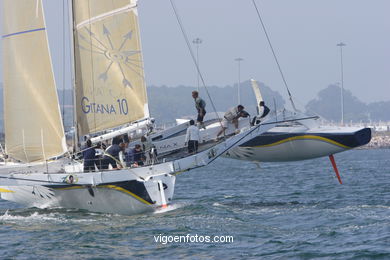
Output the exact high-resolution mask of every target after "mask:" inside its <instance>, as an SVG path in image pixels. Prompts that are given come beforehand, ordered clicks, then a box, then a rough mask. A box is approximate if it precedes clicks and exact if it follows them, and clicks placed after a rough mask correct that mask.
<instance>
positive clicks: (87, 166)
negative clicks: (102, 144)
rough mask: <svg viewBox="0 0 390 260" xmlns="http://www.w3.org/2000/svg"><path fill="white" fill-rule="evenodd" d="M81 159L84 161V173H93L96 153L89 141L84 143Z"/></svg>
mask: <svg viewBox="0 0 390 260" xmlns="http://www.w3.org/2000/svg"><path fill="white" fill-rule="evenodd" d="M83 159H84V172H94V171H95V162H96V151H95V148H94V147H92V142H91V139H88V140H87V142H86V147H85V149H84V150H83Z"/></svg>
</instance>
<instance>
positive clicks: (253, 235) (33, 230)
mask: <svg viewBox="0 0 390 260" xmlns="http://www.w3.org/2000/svg"><path fill="white" fill-rule="evenodd" d="M335 157H336V161H337V163H338V167H339V170H340V174H341V177H342V180H343V182H344V184H343V185H340V184H338V181H337V179H336V178H335V175H334V172H333V169H332V166H331V163H330V161H329V159H328V158H320V159H315V160H308V161H301V162H291V163H261V164H259V165H258V164H254V163H250V162H245V161H237V160H229V159H219V160H217V161H216V162H215V163H213V164H212V165H210V166H207V167H204V168H201V169H197V170H193V171H190V172H186V173H183V174H181V175H179V176H178V177H177V185H176V191H175V199H174V202H173V204H172V205H171V206H169V207H168V208H167V209H161V210H158V211H156V212H154V213H150V214H143V215H136V216H120V215H113V214H99V213H90V212H86V211H79V210H69V209H37V208H23V207H21V206H18V205H16V204H14V203H11V202H7V201H3V200H1V201H0V258H1V259H7V258H11V259H13V258H19V259H32V258H37V259H127V258H132V259H134V258H142V259H164V258H166V259H177V258H189V259H202V258H209V257H213V258H217V259H232V258H236V259H288V258H294V259H312V258H316V259H355V258H356V259H371V258H375V259H390V150H353V151H349V152H345V153H341V154H337V155H336V156H335ZM175 236H176V237H178V238H179V239H183V240H181V241H178V242H174V241H173V239H174V237H175ZM207 236H208V237H210V238H212V239H213V238H214V237H216V236H218V237H219V236H221V237H225V238H226V237H229V241H227V242H223V243H217V242H215V241H212V242H209V243H206V242H205V241H203V242H199V240H198V241H197V242H196V241H195V238H200V237H203V239H205V237H207ZM188 238H190V239H188ZM186 239H187V240H188V241H187V240H186ZM169 240H171V242H169Z"/></svg>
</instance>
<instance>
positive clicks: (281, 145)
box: [226, 127, 371, 162]
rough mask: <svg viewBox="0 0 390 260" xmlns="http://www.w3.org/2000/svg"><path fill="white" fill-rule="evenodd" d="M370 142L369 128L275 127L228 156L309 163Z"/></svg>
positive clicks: (257, 160)
mask: <svg viewBox="0 0 390 260" xmlns="http://www.w3.org/2000/svg"><path fill="white" fill-rule="evenodd" d="M370 140H371V129H370V128H352V127H332V128H329V127H328V128H324V127H323V128H320V129H303V128H299V127H276V128H274V129H271V130H270V131H268V132H266V133H264V134H261V135H259V136H256V137H255V138H253V139H252V140H250V141H248V142H246V143H243V144H242V145H240V146H238V147H235V148H233V149H231V150H230V151H229V152H228V153H227V154H226V157H229V158H233V159H240V160H247V161H255V162H287V161H299V160H308V159H314V158H319V157H324V156H329V155H332V154H336V153H340V152H344V151H346V150H350V149H353V148H356V147H360V146H363V145H365V144H367V143H369V142H370Z"/></svg>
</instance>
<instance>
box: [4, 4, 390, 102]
mask: <svg viewBox="0 0 390 260" xmlns="http://www.w3.org/2000/svg"><path fill="white" fill-rule="evenodd" d="M43 2H44V4H45V14H46V20H47V27H48V33H49V41H50V45H51V49H52V57H53V64H54V71H55V74H56V79H57V86H59V85H61V86H62V85H63V84H65V85H66V86H69V85H70V84H71V83H70V79H69V58H65V59H64V58H63V49H64V48H63V42H64V40H63V39H64V37H63V32H64V29H63V25H62V24H63V21H64V19H63V15H62V14H63V12H62V6H63V2H62V1H60V0H43ZM175 3H176V7H177V9H178V11H179V14H180V16H181V18H182V21H183V24H184V27H185V29H186V32H187V34H188V36H189V38H190V39H191V40H192V39H194V38H197V37H199V38H201V39H202V40H203V42H202V44H200V46H199V57H200V58H199V64H200V69H201V71H202V74H203V76H204V78H205V82H206V85H218V86H225V85H232V84H235V83H236V82H237V81H238V64H237V62H236V61H234V60H235V59H236V58H237V57H242V58H243V59H244V60H243V61H242V62H241V80H242V81H244V80H248V79H250V78H254V79H257V80H259V81H261V82H264V83H265V84H266V85H267V86H269V87H271V88H272V89H274V90H277V91H279V92H280V93H281V94H285V93H286V91H285V88H284V85H283V81H282V79H281V76H280V74H279V71H278V69H277V66H276V63H275V61H274V59H273V56H272V53H271V50H270V48H269V46H268V43H267V41H266V38H265V35H264V32H263V31H262V29H261V27H260V23H259V20H258V18H257V15H256V11H255V9H254V7H253V3H252V0H240V1H237V0H235V1H233V0H212V1H210V0H197V1H190V0H176V1H175ZM256 3H257V4H258V6H259V8H260V13H261V14H262V18H263V20H264V22H265V24H266V27H267V29H268V33H269V36H270V38H271V41H272V43H273V46H274V49H275V51H276V54H277V56H278V58H279V62H280V64H281V67H282V70H283V72H284V74H285V78H286V80H287V83H288V85H289V87H290V90H291V92H292V94H293V96H294V99H295V100H297V101H298V103H301V104H303V105H304V104H306V103H307V102H308V101H309V100H311V99H313V98H315V97H316V95H317V93H318V91H320V90H321V89H323V88H325V87H327V86H328V85H329V84H334V83H337V82H340V81H341V77H340V49H339V47H337V46H336V44H337V43H339V42H341V41H342V42H344V43H346V44H347V46H345V47H344V49H343V59H344V88H345V89H348V90H351V91H352V92H353V94H354V95H355V96H357V97H358V98H359V99H361V100H362V101H364V102H375V101H387V100H390V16H389V15H388V12H389V10H390V1H388V0H372V1H367V0H315V1H314V0H294V1H291V0H272V1H271V0H256ZM138 5H139V8H138V11H139V19H140V27H141V40H142V46H143V55H144V63H145V74H146V80H147V84H148V85H168V86H177V85H191V86H195V85H196V82H197V80H196V79H197V78H196V70H195V66H194V64H193V62H192V60H191V57H190V55H189V51H188V49H187V47H186V44H185V42H184V39H183V36H182V34H181V31H180V28H179V26H178V24H177V21H176V18H175V16H174V13H173V10H172V7H171V5H170V1H169V0H139V2H138ZM66 23H68V22H66ZM65 39H66V37H65ZM192 47H194V46H192ZM67 49H69V48H68V47H67V45H65V50H67ZM0 55H1V54H0ZM65 56H69V55H68V54H67V53H66V54H65ZM64 75H65V76H64ZM64 79H65V80H64ZM0 81H2V76H0Z"/></svg>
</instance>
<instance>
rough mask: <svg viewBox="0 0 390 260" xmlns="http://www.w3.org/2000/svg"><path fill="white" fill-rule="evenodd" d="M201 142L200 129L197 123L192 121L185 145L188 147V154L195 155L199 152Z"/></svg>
mask: <svg viewBox="0 0 390 260" xmlns="http://www.w3.org/2000/svg"><path fill="white" fill-rule="evenodd" d="M199 141H200V135H199V128H198V127H196V126H195V121H194V120H192V119H191V120H190V126H189V127H188V128H187V134H186V140H185V143H186V145H187V146H188V153H189V154H195V153H197V152H198V145H199Z"/></svg>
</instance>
